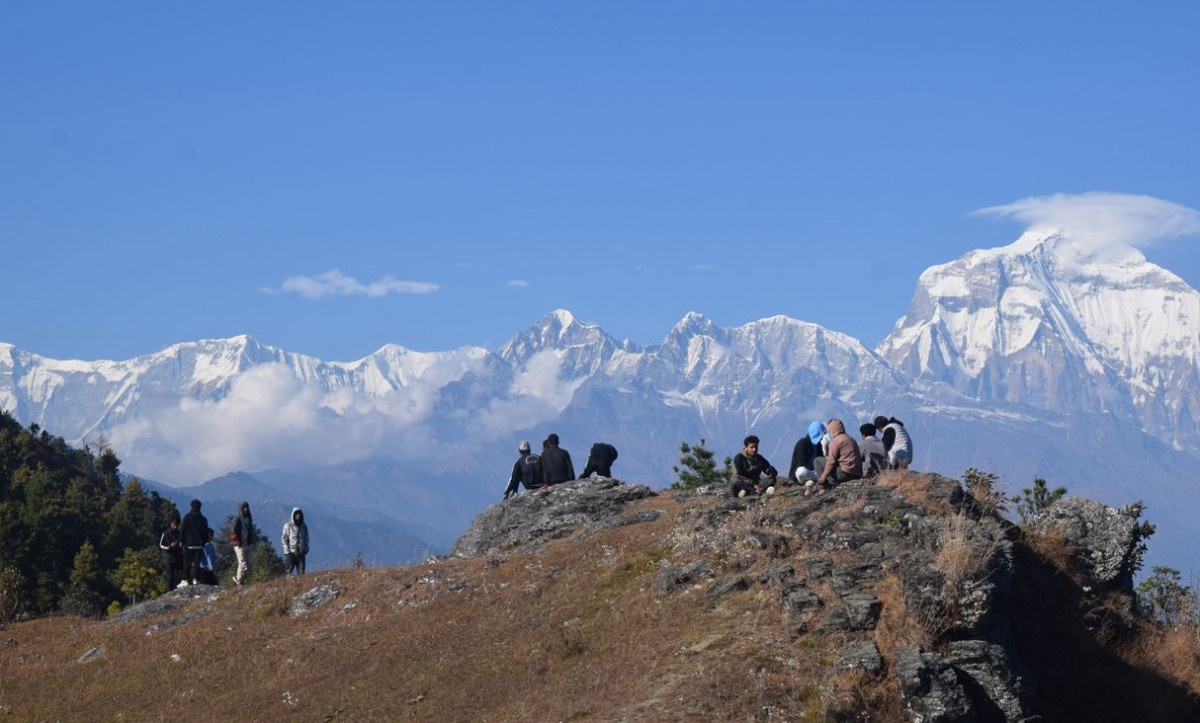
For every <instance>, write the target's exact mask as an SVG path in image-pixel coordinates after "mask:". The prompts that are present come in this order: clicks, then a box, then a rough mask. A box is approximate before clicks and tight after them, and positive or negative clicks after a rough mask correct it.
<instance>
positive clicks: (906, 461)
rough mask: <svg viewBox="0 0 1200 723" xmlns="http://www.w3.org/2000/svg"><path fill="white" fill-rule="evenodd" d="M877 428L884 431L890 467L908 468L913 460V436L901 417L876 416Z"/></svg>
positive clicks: (885, 447) (884, 442)
mask: <svg viewBox="0 0 1200 723" xmlns="http://www.w3.org/2000/svg"><path fill="white" fill-rule="evenodd" d="M875 428H876V429H878V430H880V431H881V432H882V433H883V447H884V449H886V450H887V457H888V467H889V468H891V469H908V466H909V465H910V464H912V460H913V445H912V438H911V437H909V436H908V430H907V429H905V428H904V422H901V421H900V420H899V419H896V418H895V417H892V418H891V419H888V418H887V417H885V416H883V415H880V416H878V417H875Z"/></svg>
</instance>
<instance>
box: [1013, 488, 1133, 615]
mask: <svg viewBox="0 0 1200 723" xmlns="http://www.w3.org/2000/svg"><path fill="white" fill-rule="evenodd" d="M1029 527H1030V529H1031V530H1033V531H1034V532H1038V533H1041V534H1062V535H1063V536H1064V537H1065V538H1066V543H1067V545H1068V546H1069V547H1070V548H1071V550H1072V555H1073V557H1074V559H1075V561H1076V563H1077V568H1078V572H1080V573H1081V574H1082V575H1083V576H1084V584H1085V585H1086V586H1088V587H1091V588H1092V589H1094V590H1096V591H1104V590H1130V589H1132V586H1133V574H1134V572H1135V570H1134V566H1135V560H1136V551H1137V542H1138V523H1137V516H1136V515H1135V514H1134V513H1132V512H1130V511H1128V510H1120V509H1117V508H1116V507H1109V506H1108V505H1105V504H1102V503H1100V502H1096V501H1095V500H1089V499H1086V498H1084V497H1074V496H1067V497H1062V498H1060V499H1059V500H1057V501H1055V502H1054V504H1052V505H1050V506H1049V507H1047V508H1046V509H1044V510H1042V511H1041V512H1039V513H1038V514H1037V515H1035V516H1034V518H1033V520H1032V521H1031V523H1030V525H1029Z"/></svg>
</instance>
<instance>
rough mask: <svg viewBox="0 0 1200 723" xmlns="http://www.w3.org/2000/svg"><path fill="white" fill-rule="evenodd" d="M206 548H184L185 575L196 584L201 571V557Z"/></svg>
mask: <svg viewBox="0 0 1200 723" xmlns="http://www.w3.org/2000/svg"><path fill="white" fill-rule="evenodd" d="M203 553H204V550H203V549H202V548H199V547H185V548H183V575H184V577H185V578H186V579H187V581H188V582H190V583H191V584H193V585H195V584H196V579H197V577H198V576H199V572H200V557H201V556H202V555H203Z"/></svg>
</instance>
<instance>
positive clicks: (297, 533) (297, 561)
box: [280, 507, 308, 575]
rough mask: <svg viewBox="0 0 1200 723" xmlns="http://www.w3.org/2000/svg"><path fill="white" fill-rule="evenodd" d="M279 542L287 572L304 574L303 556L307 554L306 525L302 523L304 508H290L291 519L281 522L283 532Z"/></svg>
mask: <svg viewBox="0 0 1200 723" xmlns="http://www.w3.org/2000/svg"><path fill="white" fill-rule="evenodd" d="M280 542H281V543H282V547H283V559H284V564H286V565H287V568H288V571H287V574H289V575H291V574H292V572H293V571H295V572H296V573H297V574H300V575H303V574H304V558H305V557H307V556H308V525H307V524H305V523H304V510H302V509H300V508H299V507H296V508H294V509H293V510H292V519H290V520H288V521H287V522H285V523H283V534H282V536H281V539H280Z"/></svg>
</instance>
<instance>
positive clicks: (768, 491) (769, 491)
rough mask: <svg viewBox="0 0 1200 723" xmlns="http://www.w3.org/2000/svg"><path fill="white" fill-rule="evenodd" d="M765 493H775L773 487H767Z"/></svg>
mask: <svg viewBox="0 0 1200 723" xmlns="http://www.w3.org/2000/svg"><path fill="white" fill-rule="evenodd" d="M767 494H769V495H773V494H775V488H774V487H768V488H767Z"/></svg>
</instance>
